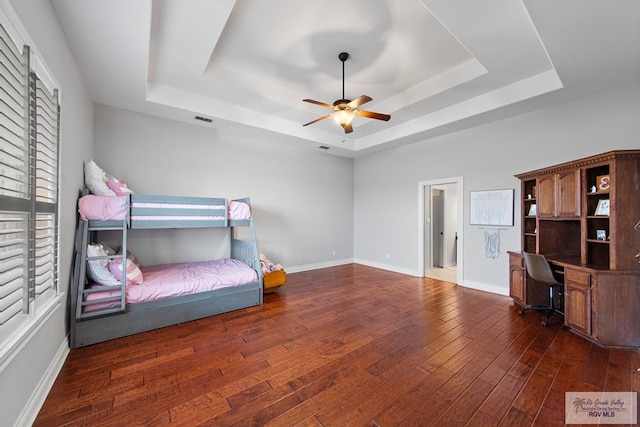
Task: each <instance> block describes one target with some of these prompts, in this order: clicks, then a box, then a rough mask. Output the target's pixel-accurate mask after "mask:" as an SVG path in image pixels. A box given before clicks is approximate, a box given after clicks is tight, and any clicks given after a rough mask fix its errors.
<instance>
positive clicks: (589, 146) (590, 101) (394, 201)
mask: <svg viewBox="0 0 640 427" xmlns="http://www.w3.org/2000/svg"><path fill="white" fill-rule="evenodd" d="M12 4H13V6H14V8H15V9H16V11H17V13H18V15H19V18H20V19H21V20H22V22H23V24H25V26H26V28H27V30H28V31H29V34H30V35H31V37H32V38H33V40H34V42H35V44H36V47H37V48H38V50H39V51H40V52H41V53H42V56H43V58H44V60H45V61H46V63H47V64H48V66H49V67H50V68H51V70H52V71H53V73H54V75H55V78H56V79H57V80H58V81H59V82H60V89H61V93H62V129H61V136H62V146H61V150H62V152H61V159H62V171H61V175H62V176H61V186H62V190H61V191H62V192H61V221H60V222H61V223H60V227H61V228H60V232H61V252H60V288H61V291H62V292H66V291H67V285H68V282H69V273H70V265H71V254H72V250H73V234H74V225H75V217H76V199H77V193H78V191H79V189H80V187H81V182H82V162H83V160H88V159H89V158H90V157H91V156H93V157H94V159H95V160H96V161H97V162H98V163H99V164H100V165H102V167H103V168H105V169H106V170H107V171H108V172H110V173H112V174H114V175H116V176H118V177H120V178H124V179H126V180H127V181H128V183H129V184H130V186H131V187H132V188H133V189H134V190H136V191H138V192H141V193H157V194H182V195H187V194H191V195H215V196H218V195H219V196H225V197H229V198H234V197H243V196H250V197H251V199H252V202H253V206H254V213H255V219H256V228H257V233H258V241H259V244H260V248H261V250H262V251H263V252H265V253H267V254H268V255H269V256H270V257H271V258H272V259H273V260H274V261H276V262H281V263H283V264H284V265H285V266H287V267H288V268H289V271H294V270H296V269H307V268H316V267H322V266H324V265H332V264H336V263H340V262H346V261H350V260H351V259H353V258H355V259H357V260H360V261H363V262H366V263H370V264H375V265H378V266H380V267H384V268H388V269H391V270H398V271H404V272H410V273H413V274H416V275H420V274H421V272H418V271H417V270H418V264H419V260H418V238H419V236H418V219H419V206H418V198H419V197H418V192H419V187H418V185H417V184H418V183H419V182H423V181H429V180H439V179H443V178H448V177H458V176H461V177H464V188H463V189H461V188H458V191H463V192H464V201H465V206H463V211H464V216H465V218H464V224H465V226H464V230H463V231H464V250H463V255H464V272H463V274H464V284H465V285H468V286H474V287H480V288H483V287H484V288H487V289H493V290H497V291H500V292H503V293H506V290H507V286H508V274H507V257H506V255H504V254H505V253H506V251H507V250H511V249H513V250H517V249H519V247H520V238H519V235H520V234H519V233H520V225H519V222H517V221H516V226H515V227H513V228H509V229H507V230H505V231H503V232H502V253H503V255H502V256H500V257H499V258H498V259H495V260H490V259H486V258H485V257H484V247H483V240H482V231H481V230H479V229H478V227H472V226H469V225H468V222H469V221H468V206H466V203H467V202H468V198H469V197H468V193H469V191H471V190H483V189H499V188H516V190H517V191H516V200H517V199H518V198H519V183H518V180H517V179H515V178H514V177H513V175H514V174H516V173H520V172H525V171H527V170H532V169H536V168H539V167H544V166H549V165H552V164H555V163H559V162H564V161H570V160H573V159H576V158H579V157H583V156H588V155H591V154H596V153H599V152H603V151H607V150H610V149H628V148H636V149H637V148H638V147H639V146H640V144H639V141H638V135H640V121H638V117H640V86H638V85H636V86H632V87H628V88H624V89H621V90H617V91H611V92H607V93H604V94H601V95H598V96H594V97H590V98H586V99H582V100H579V101H575V102H571V103H567V104H563V105H558V106H555V107H551V108H546V109H543V110H539V111H536V112H533V113H529V114H526V115H522V116H519V117H515V118H511V119H506V120H502V121H498V122H494V123H491V124H488V125H484V126H480V127H476V128H473V129H469V130H466V131H461V132H458V133H455V134H451V135H446V136H443V137H439V138H436V139H434V140H430V141H428V142H424V143H419V144H414V145H412V146H409V147H404V148H399V149H395V150H392V151H388V152H384V153H378V154H372V155H370V156H366V157H363V158H358V159H356V160H355V162H354V161H353V160H350V159H343V158H339V157H334V156H330V155H326V154H323V153H320V152H314V151H310V150H307V149H301V148H300V149H299V148H297V147H295V146H285V145H283V144H280V143H279V142H278V138H277V136H274V135H265V136H264V138H260V139H255V138H250V137H247V135H243V134H238V133H231V132H228V131H225V130H216V129H213V130H211V129H207V128H204V127H199V126H190V125H187V124H182V123H175V122H169V121H166V120H163V119H157V118H153V117H149V116H145V115H141V114H137V113H131V112H126V111H122V110H118V109H113V108H110V107H104V106H99V105H98V106H94V105H93V104H92V102H91V100H90V99H89V97H88V94H87V91H86V90H85V88H84V84H83V80H82V76H81V75H80V74H79V72H78V68H77V66H76V64H75V60H74V58H73V56H72V54H71V52H70V49H69V47H68V45H67V43H66V41H65V39H64V35H63V33H62V30H61V28H60V26H59V24H58V21H57V19H56V17H55V14H54V12H53V10H52V8H51V6H50V3H49V2H42V1H38V0H19V1H18V0H14V1H12ZM94 110H95V114H94ZM94 120H95V129H94ZM94 139H95V141H96V142H95V152H94V151H93V150H94V141H93V140H94ZM519 209H520V207H519V204H518V203H516V213H515V215H516V218H518V217H519V215H520V212H519ZM134 237H135V241H134V243H133V244H132V245H133V246H132V249H133V250H134V251H136V252H137V255H139V256H140V258H141V259H142V261H143V262H144V263H157V262H165V261H172V260H180V258H181V257H182V258H184V259H187V258H189V259H191V258H196V259H197V258H199V257H202V258H205V257H209V254H211V253H213V254H215V253H216V252H217V251H218V250H219V248H218V247H217V246H216V244H211V243H210V241H211V240H214V239H211V238H210V237H216V236H206V235H200V234H198V233H196V234H189V233H188V232H187V233H186V235H181V234H180V235H178V234H176V235H173V234H171V233H169V232H167V235H162V233H160V235H159V236H156V237H149V235H148V234H147V235H137V236H134ZM156 239H157V240H156ZM161 241H162V243H165V245H161V244H159V243H160V242H161ZM167 241H171V242H170V244H166V242H167ZM333 251H335V255H333ZM387 254H388V255H389V257H388V258H387V257H386V255H387ZM63 298H66V295H64V294H63ZM66 319H67V313H66V307H65V304H64V302H63V304H61V305H60V306H59V307H58V308H57V309H56V310H54V311H53V312H52V314H51V316H50V317H49V318H48V319H47V321H46V322H45V323H43V324H42V325H41V327H40V328H38V329H36V330H34V331H33V332H32V334H31V335H30V339H29V340H28V341H27V342H26V343H25V345H24V346H23V347H21V348H20V350H19V351H18V352H17V353H16V354H14V355H13V357H10V358H7V359H4V360H3V361H2V365H1V366H0V413H1V414H2V422H3V425H4V424H6V425H13V424H15V423H16V422H17V421H18V420H19V417H20V416H21V414H24V413H25V412H27V413H28V412H29V411H31V412H32V413H33V412H37V410H38V408H39V405H40V403H41V402H42V399H44V397H45V396H46V393H47V392H48V388H49V387H50V385H51V380H52V379H54V378H55V375H56V373H57V367H58V366H59V363H61V362H62V361H63V360H64V356H65V355H66V352H65V351H66V331H67V327H66V324H67V320H66ZM23 421H24V419H23Z"/></svg>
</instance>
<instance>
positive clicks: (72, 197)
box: [0, 0, 93, 425]
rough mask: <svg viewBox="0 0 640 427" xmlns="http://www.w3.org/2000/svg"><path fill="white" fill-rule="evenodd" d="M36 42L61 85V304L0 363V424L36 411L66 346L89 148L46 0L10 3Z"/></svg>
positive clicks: (86, 117)
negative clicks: (79, 206)
mask: <svg viewBox="0 0 640 427" xmlns="http://www.w3.org/2000/svg"><path fill="white" fill-rule="evenodd" d="M11 5H12V6H13V9H14V10H15V12H16V13H17V15H18V17H19V19H20V20H21V21H22V24H23V25H24V27H25V28H26V30H27V32H28V33H29V36H30V37H31V39H32V40H33V43H34V46H35V47H36V48H37V50H38V51H39V52H40V54H41V56H42V58H43V59H44V61H45V62H46V64H47V66H48V67H49V69H50V70H51V71H52V73H53V75H54V78H55V79H56V80H57V81H58V83H59V84H60V88H59V89H60V94H61V130H60V132H61V147H60V150H61V152H60V159H61V177H60V186H61V193H60V273H59V289H60V294H61V297H60V299H61V303H60V305H58V306H57V307H56V308H55V309H54V310H53V311H52V312H51V313H50V317H48V318H47V319H46V320H45V321H44V322H42V324H41V325H40V326H39V327H38V328H36V329H35V330H32V331H31V332H30V333H29V334H28V336H29V339H28V340H27V341H26V342H25V343H24V346H22V347H20V348H19V350H18V351H16V352H15V353H14V354H12V355H10V357H8V358H7V359H5V360H3V361H2V363H0V420H1V421H0V423H1V424H2V425H14V424H15V423H16V422H18V420H20V422H24V421H26V420H24V419H20V417H21V416H24V415H25V414H29V413H33V411H35V413H37V411H38V409H39V407H40V404H41V403H42V402H43V401H44V398H45V397H46V394H47V393H48V392H49V387H50V385H51V383H50V381H52V380H54V379H55V376H56V375H57V369H58V368H59V366H60V363H62V362H63V361H64V357H65V356H66V353H67V351H68V347H67V339H66V335H67V307H66V302H67V294H66V292H67V289H68V284H69V276H70V272H71V258H72V252H73V236H74V232H75V223H76V203H77V199H78V191H79V190H80V189H81V188H82V179H83V178H82V177H83V175H82V164H83V159H88V158H89V157H90V156H91V150H92V147H93V103H92V101H91V99H90V98H89V96H88V93H87V91H86V89H85V86H84V82H83V78H82V75H80V73H79V71H78V67H77V64H76V63H75V59H74V57H73V55H72V53H71V50H70V48H69V46H68V44H67V42H66V39H65V37H64V34H63V32H62V29H61V28H60V25H59V23H58V20H57V18H56V16H55V13H54V11H53V8H52V7H51V4H50V3H49V2H48V1H39V0H19V1H18V0H14V1H12V2H11Z"/></svg>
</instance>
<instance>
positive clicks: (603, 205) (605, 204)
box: [594, 199, 609, 216]
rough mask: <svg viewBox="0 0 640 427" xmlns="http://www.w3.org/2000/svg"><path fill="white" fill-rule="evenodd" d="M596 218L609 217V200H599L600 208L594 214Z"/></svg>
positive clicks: (597, 207)
mask: <svg viewBox="0 0 640 427" xmlns="http://www.w3.org/2000/svg"><path fill="white" fill-rule="evenodd" d="M594 215H596V216H609V199H600V200H598V206H596V211H595V212H594Z"/></svg>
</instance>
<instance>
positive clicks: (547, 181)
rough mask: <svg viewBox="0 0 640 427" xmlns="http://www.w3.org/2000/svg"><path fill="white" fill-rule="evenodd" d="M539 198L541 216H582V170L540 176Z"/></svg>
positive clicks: (539, 214)
mask: <svg viewBox="0 0 640 427" xmlns="http://www.w3.org/2000/svg"><path fill="white" fill-rule="evenodd" d="M538 199H539V202H538V206H537V208H538V216H539V217H540V218H578V217H580V211H581V210H580V170H578V169H576V170H570V171H564V172H560V173H556V174H552V175H547V176H542V177H540V178H538Z"/></svg>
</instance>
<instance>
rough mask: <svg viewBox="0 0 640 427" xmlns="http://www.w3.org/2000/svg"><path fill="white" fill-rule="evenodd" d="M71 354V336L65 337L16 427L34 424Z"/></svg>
mask: <svg viewBox="0 0 640 427" xmlns="http://www.w3.org/2000/svg"><path fill="white" fill-rule="evenodd" d="M68 354H69V337H68V336H67V337H65V339H64V340H63V341H62V343H61V344H60V348H58V351H57V352H56V355H55V357H54V359H53V360H52V361H51V364H50V365H49V368H48V369H47V372H46V373H45V375H44V377H42V380H41V381H40V383H39V384H38V387H37V388H36V389H35V390H34V391H33V394H32V395H31V398H30V399H29V402H28V403H27V405H26V406H25V408H24V409H23V411H22V413H21V414H20V417H19V418H18V420H17V422H16V424H15V425H16V427H19V426H30V425H33V422H34V421H35V420H36V417H37V416H38V413H39V412H40V408H42V405H43V404H44V401H45V400H46V398H47V395H48V394H49V391H51V387H53V383H54V382H55V381H56V378H57V377H58V374H59V373H60V370H61V369H62V366H63V365H64V362H65V360H67V355H68Z"/></svg>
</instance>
